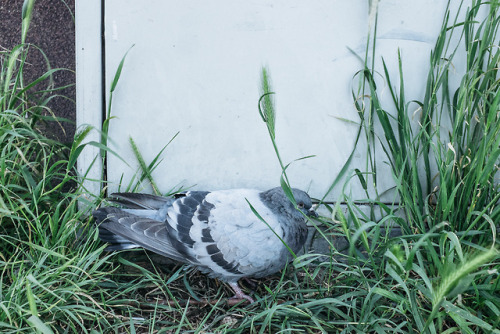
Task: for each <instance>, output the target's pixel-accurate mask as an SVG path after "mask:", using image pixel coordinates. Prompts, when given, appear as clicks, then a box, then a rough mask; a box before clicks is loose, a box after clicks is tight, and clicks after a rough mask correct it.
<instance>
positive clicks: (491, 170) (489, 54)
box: [337, 1, 500, 333]
mask: <svg viewBox="0 0 500 334" xmlns="http://www.w3.org/2000/svg"><path fill="white" fill-rule="evenodd" d="M483 7H487V9H488V15H487V16H486V18H484V19H482V18H481V17H480V16H479V13H480V9H482V8H483ZM499 9H500V8H499V2H498V1H492V2H489V3H487V4H483V3H481V2H479V1H472V3H471V6H470V7H469V8H465V6H464V5H463V3H462V7H461V11H460V13H462V14H463V13H465V19H464V21H459V17H460V13H458V14H457V16H456V17H451V16H450V12H449V11H447V12H446V15H445V17H444V19H443V25H442V27H441V32H440V34H439V36H438V38H437V41H436V45H435V47H434V49H433V50H432V52H431V55H430V67H429V72H428V75H427V82H426V89H425V94H424V96H422V97H408V96H407V95H406V93H405V80H404V73H403V66H402V64H403V59H402V57H401V54H400V53H398V54H397V59H398V64H399V67H398V80H397V81H398V82H399V85H394V82H395V81H396V80H394V78H393V77H391V76H390V75H389V72H390V71H389V68H388V67H387V64H386V62H385V61H384V59H382V73H383V76H384V80H385V81H386V83H387V86H388V88H389V91H390V94H391V97H392V104H391V105H384V104H383V102H382V101H381V99H380V98H379V90H380V84H379V83H376V82H375V77H376V75H375V73H376V71H377V70H376V68H375V56H376V55H375V47H374V45H375V41H376V29H374V30H373V31H374V34H373V36H372V38H373V39H372V41H371V42H372V43H371V47H372V48H373V49H372V52H371V57H372V61H371V62H370V61H369V60H368V59H369V57H368V55H369V54H370V52H368V51H367V53H366V58H365V61H364V69H363V70H362V71H361V72H360V75H361V78H362V81H361V85H360V89H359V91H358V92H356V93H353V95H354V96H355V105H356V107H357V110H358V114H359V115H360V119H361V129H363V131H364V133H365V134H366V137H367V142H368V143H369V145H368V150H367V157H368V158H367V165H368V166H369V169H368V170H367V171H366V172H364V173H360V172H356V173H355V178H357V179H358V180H359V181H360V183H361V184H362V185H363V186H364V187H365V189H366V185H367V184H370V183H371V184H375V185H376V184H377V169H376V161H377V157H376V156H375V154H374V152H375V147H376V146H375V142H376V141H378V142H379V143H380V145H381V147H382V150H383V152H384V154H385V157H386V159H387V162H388V163H389V165H390V168H391V170H392V173H393V176H394V181H395V185H396V186H395V190H396V192H397V195H398V196H397V198H398V204H399V209H397V210H396V209H394V207H393V206H388V205H386V204H385V203H383V202H382V201H381V200H380V198H379V197H378V193H377V197H376V198H371V199H368V200H367V202H369V203H372V204H378V207H379V208H380V210H381V211H382V213H383V219H382V220H381V221H379V222H374V221H373V217H374V216H375V215H374V214H373V211H372V214H371V215H370V216H366V215H363V214H360V211H356V208H355V206H354V205H352V201H350V199H349V198H347V205H348V209H349V213H350V216H349V217H348V218H346V217H345V216H343V214H342V213H341V212H340V213H339V215H338V216H337V217H339V219H340V220H341V221H346V220H351V221H352V223H355V221H356V220H358V219H361V220H362V221H363V222H365V223H364V224H363V227H362V228H360V227H359V223H358V224H356V226H357V229H355V231H354V232H348V233H357V234H359V235H361V236H362V235H364V234H366V233H367V231H370V232H369V233H370V234H371V235H372V236H374V237H375V238H376V239H375V240H377V242H378V243H380V244H379V245H378V246H376V248H378V249H379V253H380V254H383V256H382V258H380V259H379V263H378V266H379V267H378V268H373V275H374V277H375V278H376V280H375V281H374V282H373V283H371V284H369V283H368V281H366V283H367V285H371V286H372V291H374V293H375V294H377V295H379V298H382V299H383V300H385V301H386V302H389V304H386V305H390V303H395V304H393V305H394V306H395V308H394V310H393V312H392V314H390V312H389V313H388V312H385V315H386V317H387V316H389V317H387V320H390V319H394V318H393V317H394V316H397V318H398V319H399V320H400V321H404V322H405V325H403V326H401V325H400V326H398V328H401V329H402V330H404V331H411V329H412V328H414V329H416V330H418V331H419V332H430V333H435V332H454V331H461V332H473V331H478V330H482V331H489V332H495V333H496V332H498V329H497V328H498V324H499V321H500V320H499V319H500V318H499V314H500V313H499V312H498V310H499V309H500V299H499V298H498V284H499V278H498V276H499V274H498V269H499V262H498V259H499V252H498V248H499V246H498V240H497V238H496V235H497V233H498V230H499V228H500V225H499V222H500V206H499V204H500V201H499V200H500V185H499V183H498V180H499V179H498V175H499V165H500V149H499V147H500V113H499V111H500V78H499V72H498V64H499V61H500V49H499V48H498V43H499V36H498V30H499V25H500V17H499ZM456 36H458V39H455V37H456ZM454 40H459V42H458V44H456V45H455V44H453V41H454ZM458 53H464V54H465V55H466V59H467V61H466V68H465V69H464V70H463V77H462V80H461V83H460V86H459V87H458V88H457V89H456V90H455V91H451V90H450V85H449V73H450V72H451V71H452V70H456V69H455V68H454V64H453V62H454V58H455V56H456V55H457V54H458ZM458 70H460V69H458ZM357 96H364V97H366V98H360V99H358V98H357ZM363 99H364V101H362V100H363ZM413 114H417V115H419V117H418V120H416V121H412V115H413ZM377 122H378V124H380V125H381V129H382V133H380V134H377V133H375V124H376V123H377ZM447 124H450V125H447ZM375 190H376V189H375ZM356 216H358V217H359V218H356ZM381 223H382V225H381ZM388 223H390V226H398V227H400V229H401V233H402V234H403V235H402V236H401V237H399V238H390V239H389V238H381V239H380V237H379V236H380V235H381V234H380V229H381V227H382V226H383V225H384V224H388ZM353 225H354V224H353ZM343 226H347V224H346V223H344V224H343ZM362 229H363V230H362ZM346 230H347V228H344V231H346ZM358 239H359V238H358ZM361 240H363V239H361ZM351 242H352V241H351ZM372 245H373V242H372ZM364 247H365V248H366V242H365V243H364ZM371 250H372V253H373V250H374V249H373V247H372V249H371ZM368 253H370V251H368ZM352 254H353V255H354V256H355V257H356V259H357V260H361V261H362V262H363V263H366V262H365V261H366V260H364V259H366V256H360V254H356V253H354V252H352ZM373 289H375V290H373ZM396 323H399V324H401V322H396Z"/></svg>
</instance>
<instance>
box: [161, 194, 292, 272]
mask: <svg viewBox="0 0 500 334" xmlns="http://www.w3.org/2000/svg"><path fill="white" fill-rule="evenodd" d="M202 196H203V198H201V194H200V198H198V200H197V201H196V202H198V205H196V206H195V205H194V202H195V201H192V200H193V198H191V197H192V195H189V193H188V196H186V197H185V198H184V199H181V200H178V201H176V202H175V203H174V205H173V209H172V211H169V218H168V219H167V220H168V223H169V225H170V226H171V228H172V234H174V233H175V232H174V231H176V232H177V235H178V239H179V240H180V241H181V242H182V243H183V244H184V245H185V246H186V247H187V248H188V249H189V252H190V254H191V256H193V257H194V259H195V261H196V262H197V266H198V267H199V269H200V270H202V271H204V272H207V273H209V274H211V275H212V276H215V277H219V278H222V279H224V280H228V281H230V280H236V279H238V278H240V277H243V276H261V273H263V275H262V276H264V275H265V274H267V273H268V272H269V271H270V272H271V273H272V272H275V271H277V270H279V269H280V268H281V263H282V262H283V261H284V260H282V259H281V258H282V257H283V254H282V252H283V249H284V246H283V244H282V243H281V241H280V238H282V237H283V230H282V228H281V226H280V224H279V222H278V220H277V218H276V216H275V215H274V214H273V213H272V212H271V211H270V210H269V209H268V208H267V207H266V206H265V205H263V204H262V202H261V200H260V198H259V192H258V191H256V190H228V191H215V192H211V193H204V194H203V195H202ZM247 200H248V202H247ZM191 202H192V204H190V203H191ZM249 203H251V204H252V206H253V207H254V208H255V210H256V211H257V212H258V213H259V215H261V216H262V218H263V219H264V220H265V221H266V223H267V224H266V223H264V222H262V221H261V220H260V219H259V218H258V217H257V216H256V215H255V214H254V212H253V211H252V210H251V208H250V205H249ZM193 210H194V211H193ZM186 214H187V217H186V218H189V217H191V218H190V219H186V218H184V217H182V216H183V215H186ZM193 262H194V261H193ZM278 264H280V265H278Z"/></svg>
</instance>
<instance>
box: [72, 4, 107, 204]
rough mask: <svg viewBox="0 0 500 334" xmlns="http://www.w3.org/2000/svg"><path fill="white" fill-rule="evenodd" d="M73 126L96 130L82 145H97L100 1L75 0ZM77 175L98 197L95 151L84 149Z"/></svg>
mask: <svg viewBox="0 0 500 334" xmlns="http://www.w3.org/2000/svg"><path fill="white" fill-rule="evenodd" d="M75 13H76V24H75V25H76V87H77V88H78V89H77V90H76V123H77V127H78V128H77V131H79V130H82V129H83V128H84V127H85V126H89V125H90V126H93V127H95V128H96V130H95V131H92V132H91V133H90V134H89V135H88V136H87V139H86V141H85V142H91V141H96V142H99V140H100V134H99V131H100V130H101V124H102V89H103V87H102V56H101V55H102V50H101V1H100V0H86V1H76V3H75ZM77 168H78V173H79V174H80V175H81V176H84V177H86V181H85V182H84V183H83V185H84V187H86V188H87V189H88V190H89V193H91V194H99V192H100V189H101V183H100V182H99V181H96V180H100V179H101V170H102V161H101V159H100V158H99V149H97V148H96V147H95V146H90V145H88V146H86V147H85V149H84V150H83V151H82V154H81V155H80V157H79V158H78V162H77Z"/></svg>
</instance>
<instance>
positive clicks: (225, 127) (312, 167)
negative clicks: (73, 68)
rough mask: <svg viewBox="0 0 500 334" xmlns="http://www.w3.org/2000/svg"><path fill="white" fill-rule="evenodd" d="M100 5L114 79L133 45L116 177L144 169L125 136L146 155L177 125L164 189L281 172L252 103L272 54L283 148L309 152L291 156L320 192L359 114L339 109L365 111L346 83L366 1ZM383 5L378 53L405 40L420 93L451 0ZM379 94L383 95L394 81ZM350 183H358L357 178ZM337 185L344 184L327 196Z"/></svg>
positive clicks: (360, 40) (272, 180)
mask: <svg viewBox="0 0 500 334" xmlns="http://www.w3.org/2000/svg"><path fill="white" fill-rule="evenodd" d="M373 2H375V1H373ZM105 5H106V7H105V8H106V9H105V11H106V17H105V38H106V44H105V45H106V78H107V84H108V85H109V83H110V82H111V80H112V78H113V76H114V74H115V71H116V68H117V66H118V63H119V62H120V60H121V58H122V57H123V55H124V54H125V52H126V51H127V50H128V49H129V48H130V47H131V46H132V45H135V47H134V48H132V50H131V51H130V53H129V54H128V56H127V59H126V61H125V66H124V68H123V72H122V75H121V79H120V82H119V84H118V87H117V89H116V91H115V95H114V96H113V109H112V114H113V115H114V116H116V117H117V118H116V119H114V120H112V122H111V129H110V136H111V140H112V145H113V149H115V150H116V151H117V152H119V154H120V155H121V157H123V158H124V159H125V160H126V161H127V162H128V164H129V166H127V165H126V164H124V163H123V162H122V161H121V160H120V159H118V158H116V157H114V156H110V158H109V160H108V177H109V180H110V181H111V182H112V184H111V185H110V188H111V190H114V189H116V188H117V184H118V182H119V181H120V180H121V179H122V176H123V180H124V181H125V183H126V182H127V181H128V180H130V179H131V178H132V176H133V174H134V172H135V170H136V169H137V168H138V164H137V162H136V159H135V158H134V155H133V153H132V150H131V148H130V144H129V137H132V138H133V139H134V141H135V142H136V143H137V145H138V147H139V149H140V150H141V152H142V154H143V155H144V157H145V160H146V162H149V161H151V160H152V159H153V158H154V156H155V155H156V154H157V153H158V152H159V151H160V150H161V148H162V147H163V146H164V145H165V144H166V143H167V142H168V141H169V140H170V139H171V138H172V137H173V136H174V135H175V134H176V133H177V132H178V131H180V134H179V136H178V137H177V138H176V139H175V140H174V141H173V142H172V144H171V145H170V146H169V147H168V148H167V149H166V151H165V153H164V154H163V157H164V161H163V162H162V164H161V165H160V167H159V168H158V169H157V170H156V171H155V173H154V177H155V178H156V180H157V181H158V184H159V186H160V189H161V190H162V191H167V190H168V189H170V188H171V187H173V186H174V185H176V184H183V185H185V186H191V185H195V188H198V189H223V188H233V187H256V188H262V189H265V188H269V187H272V186H276V185H278V184H279V178H280V173H281V170H280V167H279V164H278V161H277V159H276V157H275V155H274V151H273V148H272V145H271V141H270V139H269V137H268V135H267V129H266V127H265V124H264V123H263V122H262V120H261V118H260V116H259V114H258V110H257V101H258V99H259V96H260V93H259V85H260V82H259V75H260V69H261V66H263V65H266V66H268V68H269V69H270V73H271V77H272V82H273V88H274V90H275V92H276V95H275V100H276V108H277V142H278V147H279V149H280V152H281V154H282V158H283V160H284V161H285V163H288V162H291V161H293V160H294V159H297V158H301V157H303V156H308V155H315V157H314V158H310V159H306V160H301V161H297V162H294V163H293V164H292V165H291V166H290V168H289V169H288V173H289V176H290V179H291V183H292V185H293V186H295V187H299V188H303V189H306V190H309V191H310V193H311V194H312V195H313V196H315V197H322V195H323V194H324V193H325V192H326V190H327V189H328V188H329V186H330V184H331V182H332V181H333V180H334V179H335V177H336V175H337V174H338V172H339V171H340V169H341V168H342V166H343V164H344V162H345V161H346V159H347V157H348V156H349V154H350V152H351V150H352V149H353V145H354V138H355V134H356V130H357V127H356V125H353V124H351V123H349V122H346V121H345V120H342V119H348V120H352V121H354V122H357V121H358V120H359V119H358V116H357V113H356V111H355V109H354V107H353V101H352V89H356V85H357V80H356V79H353V76H354V74H355V73H356V72H357V71H358V70H359V69H361V63H360V61H359V59H357V58H356V57H355V56H354V55H353V54H352V53H351V51H349V49H348V48H350V49H352V50H354V51H355V52H356V53H357V54H359V55H360V56H363V55H364V49H365V45H366V36H367V31H368V23H369V22H370V18H369V10H368V1H366V0H356V1H341V0H337V1H334V0H308V1H305V0H279V1H270V0H259V1H257V0H254V1H234V0H214V1H203V0H187V1H173V0H168V1H166V0H148V1H135V0H107V1H106V3H105ZM380 6H381V8H380V14H379V27H378V36H379V41H378V47H377V49H378V52H379V54H378V55H379V56H384V57H385V59H386V61H387V63H388V65H389V67H391V68H393V69H395V70H396V69H397V49H398V48H401V50H402V56H403V60H404V70H405V75H406V77H405V79H406V80H407V83H409V85H408V86H407V87H406V93H407V94H408V96H415V97H418V96H421V95H422V94H423V90H424V87H425V78H426V74H427V68H428V59H429V52H430V49H431V48H432V46H433V44H434V41H435V38H436V37H437V33H438V31H439V28H440V25H441V21H442V16H443V13H444V10H445V7H446V2H445V1H431V0H426V1H424V0H421V1H397V0H387V1H382V2H381V5H380ZM380 69H381V68H380ZM379 79H380V78H379ZM380 81H381V85H382V86H383V85H384V82H383V80H380ZM107 89H108V90H109V87H108V88H107ZM80 90H81V89H80ZM383 95H384V96H385V97H384V98H386V99H389V91H388V89H387V87H386V89H385V92H384V93H383ZM81 108H82V106H80V109H81ZM86 112H88V111H86ZM364 146H365V144H364V143H361V144H360V145H359V147H358V153H357V154H356V155H355V158H354V160H353V163H352V167H353V168H354V167H359V168H360V169H364V166H365V165H366V157H365V156H364V149H365V148H364ZM379 152H380V153H382V151H381V150H380V149H379ZM379 160H380V162H381V164H380V168H379V172H380V175H379V177H380V183H379V191H380V192H382V191H383V190H384V189H388V188H390V187H391V185H392V184H393V182H392V176H391V173H390V172H389V171H388V169H387V167H386V166H385V164H383V160H384V159H383V157H382V156H381V158H380V159H379ZM146 190H147V189H146ZM352 193H353V196H355V197H356V196H363V192H362V189H361V187H360V186H359V185H358V184H357V183H355V182H352ZM337 197H338V190H337V192H336V193H332V195H331V196H330V199H331V200H336V199H337ZM389 198H390V197H389Z"/></svg>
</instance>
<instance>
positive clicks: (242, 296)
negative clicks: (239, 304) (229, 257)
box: [229, 282, 255, 304]
mask: <svg viewBox="0 0 500 334" xmlns="http://www.w3.org/2000/svg"><path fill="white" fill-rule="evenodd" d="M229 285H230V286H231V288H232V289H233V290H234V293H235V295H234V296H233V297H231V299H233V300H234V299H240V300H242V299H246V300H248V301H249V302H250V304H252V303H254V302H255V300H253V298H252V297H250V296H249V295H246V294H244V293H243V291H241V289H240V287H239V286H238V283H236V282H232V283H229Z"/></svg>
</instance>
